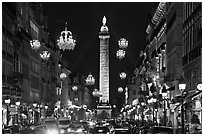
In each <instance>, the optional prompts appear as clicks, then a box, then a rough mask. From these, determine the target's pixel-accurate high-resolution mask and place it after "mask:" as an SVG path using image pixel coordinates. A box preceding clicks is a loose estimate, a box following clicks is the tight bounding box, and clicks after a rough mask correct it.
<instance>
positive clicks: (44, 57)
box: [40, 51, 50, 60]
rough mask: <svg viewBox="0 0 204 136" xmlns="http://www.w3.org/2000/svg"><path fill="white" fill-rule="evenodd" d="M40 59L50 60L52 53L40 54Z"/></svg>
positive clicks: (44, 52)
mask: <svg viewBox="0 0 204 136" xmlns="http://www.w3.org/2000/svg"><path fill="white" fill-rule="evenodd" d="M40 57H41V58H42V59H43V60H48V59H49V58H50V53H49V52H48V51H43V52H42V53H40Z"/></svg>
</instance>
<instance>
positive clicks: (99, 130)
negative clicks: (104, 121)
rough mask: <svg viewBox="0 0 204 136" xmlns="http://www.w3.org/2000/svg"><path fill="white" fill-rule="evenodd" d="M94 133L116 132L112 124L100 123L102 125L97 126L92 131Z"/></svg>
mask: <svg viewBox="0 0 204 136" xmlns="http://www.w3.org/2000/svg"><path fill="white" fill-rule="evenodd" d="M91 133H92V134H114V133H115V131H114V130H113V129H111V127H110V126H106V125H100V126H95V127H94V128H93V129H92V131H91Z"/></svg>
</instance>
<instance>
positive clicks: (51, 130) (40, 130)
mask: <svg viewBox="0 0 204 136" xmlns="http://www.w3.org/2000/svg"><path fill="white" fill-rule="evenodd" d="M32 131H33V133H34V134H59V130H58V128H57V127H48V126H47V125H38V126H35V128H34V129H33V130H32Z"/></svg>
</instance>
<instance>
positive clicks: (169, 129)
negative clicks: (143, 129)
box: [148, 126, 174, 134]
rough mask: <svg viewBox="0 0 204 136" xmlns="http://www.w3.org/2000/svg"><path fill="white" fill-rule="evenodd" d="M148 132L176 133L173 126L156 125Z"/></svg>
mask: <svg viewBox="0 0 204 136" xmlns="http://www.w3.org/2000/svg"><path fill="white" fill-rule="evenodd" d="M148 134H174V130H173V128H172V127H166V126H154V127H151V128H150V129H149V130H148Z"/></svg>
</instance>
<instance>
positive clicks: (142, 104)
mask: <svg viewBox="0 0 204 136" xmlns="http://www.w3.org/2000/svg"><path fill="white" fill-rule="evenodd" d="M144 106H145V102H141V108H142V125H144Z"/></svg>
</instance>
